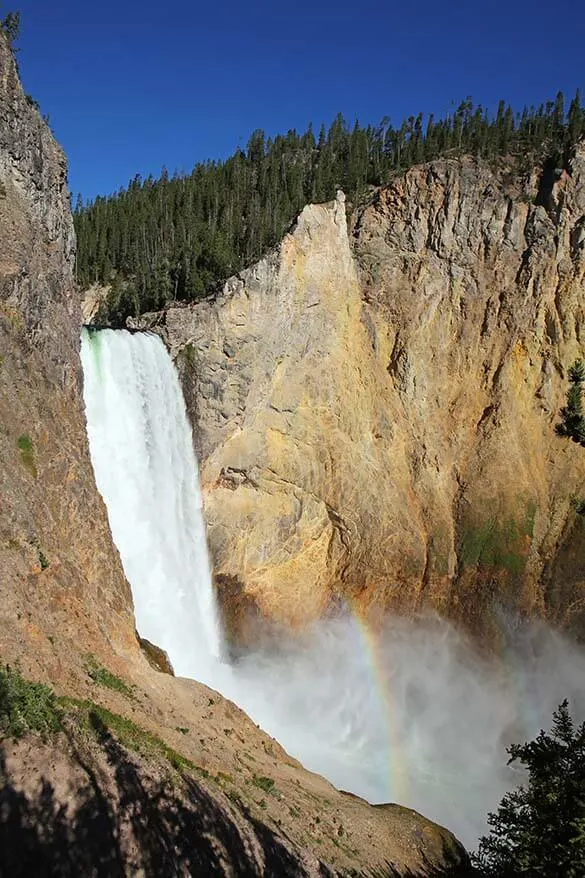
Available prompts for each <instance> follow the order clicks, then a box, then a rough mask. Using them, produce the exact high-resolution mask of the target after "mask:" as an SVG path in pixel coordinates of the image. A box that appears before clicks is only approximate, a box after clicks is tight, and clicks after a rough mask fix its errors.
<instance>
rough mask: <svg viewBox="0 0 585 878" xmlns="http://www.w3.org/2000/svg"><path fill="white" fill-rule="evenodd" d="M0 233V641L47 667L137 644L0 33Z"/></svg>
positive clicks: (71, 310)
mask: <svg viewBox="0 0 585 878" xmlns="http://www.w3.org/2000/svg"><path fill="white" fill-rule="evenodd" d="M0 241H1V246H0V478H1V482H0V642H1V643H2V647H3V652H4V655H5V656H7V657H8V656H10V657H12V658H14V657H16V656H18V655H19V654H26V655H27V661H28V662H29V664H30V665H31V666H32V667H35V668H36V669H37V671H38V672H40V671H41V669H42V674H43V675H46V674H47V673H49V674H50V673H52V672H54V673H56V674H57V673H59V668H60V666H62V658H61V655H62V652H63V651H65V652H66V651H67V650H68V649H72V650H75V651H76V650H77V649H78V647H79V644H80V643H83V644H84V645H85V649H86V650H88V651H92V652H96V653H100V654H104V653H106V654H107V653H109V652H110V651H111V649H112V646H113V644H114V643H115V644H116V645H117V648H119V649H122V650H127V651H129V652H134V651H136V652H137V651H138V646H137V644H136V640H135V637H134V624H133V618H132V616H133V614H132V602H131V598H130V592H129V588H128V585H127V583H126V581H125V578H124V576H123V573H122V569H121V565H120V561H119V558H118V553H117V552H116V550H115V548H114V546H113V544H112V540H111V536H110V532H109V527H108V522H107V517H106V511H105V507H104V505H103V502H102V500H101V498H100V496H99V494H98V493H97V490H96V488H95V483H94V478H93V471H92V468H91V463H90V459H89V452H88V447H87V439H86V433H85V418H84V413H83V402H82V397H81V381H82V376H81V364H80V361H79V343H80V342H79V336H80V326H81V315H80V309H79V300H78V295H77V293H76V291H75V289H74V281H73V262H74V255H75V236H74V231H73V223H72V218H71V211H70V205H69V191H68V188H67V166H66V161H65V157H64V155H63V152H62V150H61V149H60V147H59V146H58V145H57V144H56V142H55V140H54V139H53V136H52V134H51V132H50V131H49V129H48V127H47V125H46V124H45V122H44V121H43V120H42V118H41V116H40V113H39V111H38V110H37V109H36V107H35V106H34V105H33V104H32V101H31V100H30V99H29V98H27V97H25V95H24V93H23V90H22V87H21V85H20V82H19V79H18V73H17V70H16V65H15V63H14V59H13V57H12V54H11V52H10V50H9V49H8V47H7V45H6V41H5V39H4V37H2V36H0ZM51 639H52V641H53V642H51Z"/></svg>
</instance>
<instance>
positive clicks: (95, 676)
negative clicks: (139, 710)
mask: <svg viewBox="0 0 585 878" xmlns="http://www.w3.org/2000/svg"><path fill="white" fill-rule="evenodd" d="M85 667H86V670H87V673H88V674H89V676H90V677H91V679H92V680H93V681H94V683H97V684H98V686H105V687H106V689H114V690H115V691H116V692H121V693H122V695H125V696H126V697H127V698H134V693H133V692H132V689H131V688H130V687H129V686H128V685H127V684H126V683H125V682H124V681H123V680H122V679H120V677H117V676H116V675H115V674H112V672H111V671H108V669H107V668H104V667H103V666H102V665H100V664H98V662H97V661H96V659H95V658H94V657H93V656H92V655H88V656H87V660H86V665H85Z"/></svg>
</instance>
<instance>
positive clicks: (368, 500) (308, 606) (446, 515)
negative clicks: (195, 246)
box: [140, 147, 585, 633]
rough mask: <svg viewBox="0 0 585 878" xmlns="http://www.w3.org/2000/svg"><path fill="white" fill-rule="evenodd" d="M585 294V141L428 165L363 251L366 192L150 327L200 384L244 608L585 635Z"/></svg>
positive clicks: (219, 570)
mask: <svg viewBox="0 0 585 878" xmlns="http://www.w3.org/2000/svg"><path fill="white" fill-rule="evenodd" d="M584 276H585V149H584V148H583V147H580V148H578V149H577V150H576V152H575V155H574V157H573V158H572V159H571V161H570V162H569V164H568V166H567V167H566V168H565V169H563V170H562V171H555V169H554V168H551V167H548V166H547V167H545V168H544V169H543V170H542V171H538V170H535V171H534V173H532V174H531V175H527V176H526V177H525V178H522V177H520V176H519V174H518V171H517V169H516V168H515V166H514V165H510V166H507V165H506V163H505V162H501V163H500V165H499V167H498V168H496V169H493V168H490V167H489V166H488V165H487V164H485V163H483V162H480V161H475V160H473V159H471V158H463V159H453V160H441V161H436V162H433V163H432V164H430V165H428V166H424V167H418V168H414V169H412V170H410V171H409V172H407V173H406V174H405V175H404V176H403V177H402V178H399V179H396V180H395V181H394V182H393V183H392V184H391V185H390V186H388V187H387V188H385V189H382V190H380V191H378V192H377V193H376V194H375V196H374V198H373V199H372V200H371V201H370V202H369V203H368V204H367V205H366V206H365V207H363V208H362V209H360V210H359V211H357V213H356V214H355V215H354V218H353V223H352V228H351V234H350V235H348V232H347V227H346V216H345V209H344V204H343V198H342V196H340V197H339V198H338V200H337V201H336V202H335V203H334V204H332V205H321V206H315V205H314V206H309V207H307V208H305V210H304V211H303V212H302V214H301V215H300V217H299V220H298V222H297V224H296V227H295V228H294V230H293V231H292V233H291V234H289V235H287V236H286V238H285V239H284V241H283V242H282V244H281V245H280V247H279V248H278V249H277V250H276V251H275V252H273V253H272V254H270V255H269V256H267V257H266V258H265V259H263V260H262V261H261V262H259V263H258V264H257V265H255V266H254V267H252V268H250V269H248V270H246V271H244V272H242V273H241V274H240V275H239V276H238V277H234V278H232V279H230V280H229V281H228V282H227V283H226V285H225V287H224V289H223V291H222V293H221V294H220V295H218V296H217V297H215V298H213V299H209V300H206V301H203V302H201V303H199V304H196V305H193V306H190V307H184V308H182V307H171V308H169V309H168V310H167V311H166V312H164V313H161V314H157V315H147V316H145V317H143V318H142V320H141V321H140V325H142V326H149V327H153V328H156V329H157V331H159V332H160V333H161V335H162V337H163V338H164V339H165V341H166V343H167V345H168V347H169V349H170V351H171V353H172V355H173V356H174V357H175V359H176V361H177V363H178V365H179V367H180V370H181V372H182V376H183V383H184V387H185V394H186V398H187V401H188V406H189V409H190V415H191V418H192V422H193V425H194V433H195V439H196V444H197V446H198V452H199V455H200V458H201V460H202V463H203V466H202V479H203V485H204V491H205V512H206V517H207V524H208V533H209V540H210V545H211V551H212V556H213V560H214V565H215V570H216V574H217V579H218V584H219V585H220V587H226V589H227V591H228V592H229V594H230V602H231V603H232V605H233V606H237V608H238V611H241V610H242V608H245V607H246V603H247V605H248V607H257V608H259V610H260V612H261V613H262V614H263V615H265V616H268V617H271V618H274V619H276V620H278V621H279V622H285V623H287V624H296V623H298V624H301V623H304V622H306V621H307V620H309V619H312V618H315V617H317V616H319V615H322V614H323V613H325V612H327V611H328V609H329V608H330V607H331V605H332V604H333V605H334V604H336V603H337V602H338V601H339V599H342V600H346V601H350V602H357V603H358V604H359V605H360V607H361V609H362V610H363V611H365V612H370V613H371V614H372V615H373V616H375V615H376V613H377V612H378V610H379V609H380V608H383V607H385V608H388V607H395V608H399V609H401V610H403V611H409V612H411V611H416V610H418V609H420V608H422V607H428V606H431V607H434V608H437V609H439V610H440V611H441V612H444V613H447V614H448V615H450V616H451V617H454V618H458V619H461V620H463V621H464V622H465V624H466V625H468V626H469V627H470V628H472V629H474V630H476V631H478V632H480V631H481V632H483V633H486V631H487V630H490V629H493V628H494V626H495V625H496V624H497V618H498V615H499V613H500V610H501V609H502V608H511V609H512V610H513V611H515V612H523V613H528V614H536V615H541V616H545V617H547V618H549V619H552V620H554V621H557V622H559V623H561V624H563V625H566V626H572V627H574V628H575V629H576V630H579V631H583V629H584V623H585V602H584V597H585V593H584V591H583V588H584V586H585V581H584V577H585V575H584V574H583V570H584V569H585V566H584V564H583V562H584V561H585V549H584V548H583V547H584V545H585V542H584V541H583V524H582V520H581V518H579V517H578V516H576V514H575V512H574V509H573V507H572V505H571V496H572V495H574V494H576V495H579V494H580V493H581V492H583V491H585V453H584V452H583V450H582V449H581V448H579V447H576V446H574V445H572V444H571V443H569V442H567V441H566V440H562V439H560V438H558V437H557V436H556V434H555V429H554V427H555V423H556V421H557V420H558V412H559V409H560V407H561V406H562V405H563V404H564V399H565V393H566V389H567V382H566V377H567V369H568V366H569V365H570V364H571V363H572V361H573V360H574V359H575V358H576V357H578V356H580V355H582V354H583V342H584V338H583V327H584V322H583V318H584V311H583V304H584V303H583V295H582V293H583V283H584ZM226 583H227V586H226ZM235 625H236V627H237V620H236V622H235Z"/></svg>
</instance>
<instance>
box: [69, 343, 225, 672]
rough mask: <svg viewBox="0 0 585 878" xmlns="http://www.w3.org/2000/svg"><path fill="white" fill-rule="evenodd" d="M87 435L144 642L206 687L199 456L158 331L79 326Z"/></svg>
mask: <svg viewBox="0 0 585 878" xmlns="http://www.w3.org/2000/svg"><path fill="white" fill-rule="evenodd" d="M81 360H82V365H83V372H84V399H85V407H86V417H87V433H88V439H89V446H90V452H91V458H92V463H93V467H94V472H95V477H96V482H97V486H98V489H99V491H100V493H101V495H102V497H103V498H104V501H105V503H106V507H107V510H108V517H109V521H110V527H111V530H112V536H113V538H114V542H115V543H116V546H117V547H118V550H119V552H120V557H121V559H122V564H123V567H124V572H125V574H126V578H127V579H128V582H129V583H130V586H131V588H132V595H133V598H134V607H135V614H136V624H137V627H138V630H139V632H140V634H141V636H143V637H146V638H148V639H149V640H152V641H153V642H154V643H156V644H157V645H158V646H160V647H162V648H163V649H164V650H166V652H167V653H168V655H169V657H170V659H171V662H172V664H173V667H174V669H175V671H176V673H177V674H180V675H182V676H192V677H195V678H196V679H198V680H202V681H204V682H207V681H208V678H209V674H210V672H211V665H212V664H214V663H215V661H214V660H215V659H217V658H218V657H219V656H220V653H221V631H220V624H219V616H218V611H217V606H216V602H215V597H214V593H213V588H212V583H211V574H210V567H209V559H208V553H207V543H206V539H205V526H204V523H203V516H202V511H201V505H202V500H201V491H200V488H199V473H198V467H197V460H196V457H195V453H194V450H193V441H192V435H191V428H190V425H189V422H188V419H187V413H186V410H185V402H184V399H183V394H182V391H181V387H180V385H179V380H178V376H177V373H176V371H175V368H174V366H173V363H172V361H171V358H170V357H169V355H168V353H167V351H166V350H165V347H164V345H163V343H162V341H161V340H160V339H159V338H158V336H156V335H151V334H145V333H134V334H131V333H129V332H126V331H123V330H122V331H120V330H110V329H105V330H100V331H99V332H97V331H92V330H87V329H84V330H83V334H82V341H81Z"/></svg>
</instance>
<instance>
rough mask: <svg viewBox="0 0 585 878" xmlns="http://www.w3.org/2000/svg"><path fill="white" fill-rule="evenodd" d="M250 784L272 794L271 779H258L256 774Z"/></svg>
mask: <svg viewBox="0 0 585 878" xmlns="http://www.w3.org/2000/svg"><path fill="white" fill-rule="evenodd" d="M252 783H253V784H254V786H257V787H259V789H261V790H264V792H265V793H271V792H273V790H274V786H275V783H274V781H273V780H272V778H271V777H258V775H257V774H255V775H254V777H253V778H252Z"/></svg>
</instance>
